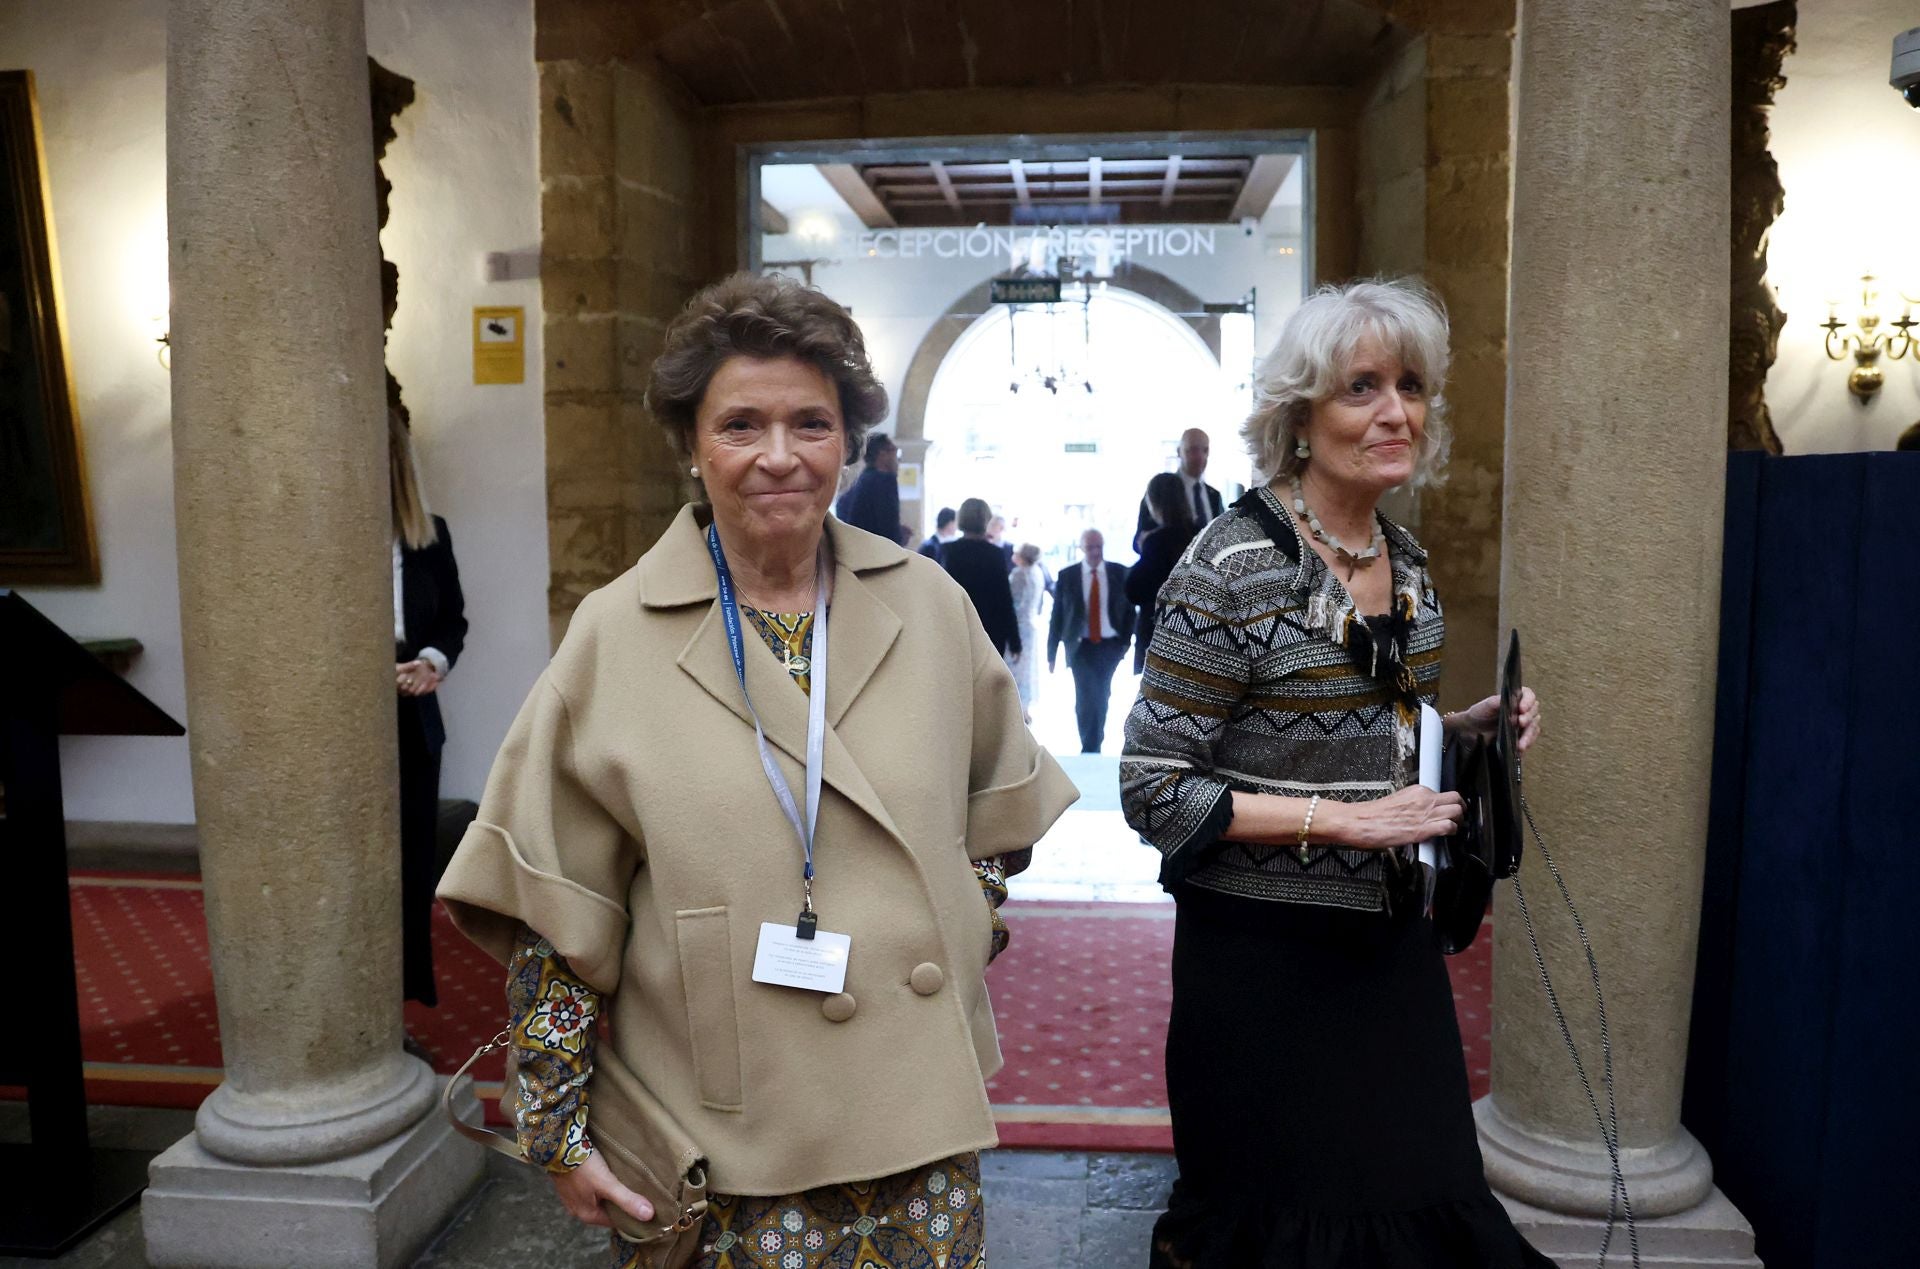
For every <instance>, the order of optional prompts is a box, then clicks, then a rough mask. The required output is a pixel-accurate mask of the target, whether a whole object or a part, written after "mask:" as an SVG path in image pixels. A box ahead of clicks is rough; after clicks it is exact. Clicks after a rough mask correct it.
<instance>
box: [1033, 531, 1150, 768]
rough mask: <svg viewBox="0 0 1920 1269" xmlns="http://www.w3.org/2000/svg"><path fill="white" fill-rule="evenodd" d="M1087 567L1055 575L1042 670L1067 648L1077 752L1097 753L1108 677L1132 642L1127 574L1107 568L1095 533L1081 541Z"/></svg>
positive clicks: (1110, 679) (1109, 683)
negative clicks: (1077, 727)
mask: <svg viewBox="0 0 1920 1269" xmlns="http://www.w3.org/2000/svg"><path fill="white" fill-rule="evenodd" d="M1080 550H1081V552H1082V553H1084V554H1085V555H1086V557H1087V558H1086V563H1084V564H1069V565H1067V566H1066V567H1065V568H1063V569H1061V570H1060V577H1059V579H1058V580H1057V581H1056V582H1055V583H1054V587H1053V624H1052V626H1051V627H1050V628H1049V629H1048V631H1047V669H1048V671H1049V672H1051V671H1052V669H1053V659H1054V654H1055V653H1056V652H1057V651H1059V648H1060V645H1061V644H1063V643H1064V644H1066V645H1067V668H1068V669H1070V670H1072V671H1073V712H1074V716H1075V717H1076V718H1077V719H1078V720H1079V723H1080V752H1081V753H1099V752H1100V741H1101V739H1102V738H1103V737H1105V735H1106V734H1107V701H1108V698H1110V697H1111V696H1112V695H1113V671H1114V667H1115V666H1117V665H1119V664H1120V660H1121V658H1122V657H1124V656H1126V654H1127V644H1128V643H1129V642H1130V641H1131V640H1132V638H1133V620H1134V615H1135V614H1134V609H1133V605H1132V604H1130V603H1128V602H1127V570H1126V569H1125V568H1123V567H1121V566H1120V565H1118V564H1111V563H1108V562H1107V560H1106V558H1105V554H1106V540H1105V539H1104V538H1103V537H1101V535H1100V530H1098V529H1088V530H1087V531H1086V532H1085V533H1083V534H1081V535H1080Z"/></svg>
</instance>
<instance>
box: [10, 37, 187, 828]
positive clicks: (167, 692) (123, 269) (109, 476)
mask: <svg viewBox="0 0 1920 1269" xmlns="http://www.w3.org/2000/svg"><path fill="white" fill-rule="evenodd" d="M0 50H4V52H0V60H4V61H5V63H6V65H7V67H8V68H9V69H13V68H22V67H24V68H26V69H29V70H31V71H33V73H34V78H35V81H36V87H37V89H38V96H39V102H40V119H41V129H42V133H43V136H44V139H45V143H46V149H45V158H46V170H47V182H48V185H49V188H50V194H49V197H50V199H51V201H52V204H53V227H54V236H55V246H56V249H57V251H58V255H59V266H60V272H61V275H62V278H61V280H62V283H63V290H64V297H65V305H64V311H65V316H66V323H67V338H68V347H67V355H68V358H69V361H70V363H71V365H72V370H73V382H74V391H75V395H76V404H77V407H78V410H79V415H80V424H81V435H82V440H83V443H84V444H85V446H86V454H87V468H88V483H89V486H90V492H91V498H92V503H93V520H94V529H95V532H96V533H97V534H98V537H99V542H100V577H101V581H100V585H99V586H97V587H83V586H61V587H45V586H42V587H28V588H22V591H21V593H22V594H24V595H25V596H26V597H27V599H28V600H29V601H30V602H31V603H32V604H33V605H34V606H35V607H37V608H39V609H40V610H41V611H42V612H44V613H46V614H47V616H49V617H50V618H52V619H53V620H54V621H55V622H57V623H59V625H60V626H61V627H62V628H64V629H65V630H67V631H68V633H70V634H73V635H75V636H77V637H80V638H107V637H121V636H130V637H132V638H136V639H139V640H140V641H141V642H142V643H143V644H145V645H146V651H145V653H144V654H143V655H142V656H141V657H140V658H139V659H138V660H136V661H135V662H134V665H133V669H132V671H131V672H130V674H129V675H128V677H129V679H130V680H131V681H132V683H133V685H134V686H135V687H137V688H139V689H140V690H141V691H142V692H144V693H146V694H147V696H149V697H151V698H152V699H153V701H154V702H155V703H156V704H158V705H159V706H160V707H161V708H162V709H164V710H166V711H167V712H168V713H170V714H172V715H173V716H174V717H175V718H177V719H180V720H181V721H182V722H184V721H186V677H185V673H184V671H183V669H182V663H181V650H180V587H179V581H178V577H177V575H176V572H175V569H174V546H173V540H174V539H173V437H172V433H171V431H170V424H171V413H170V410H169V405H168V393H169V386H168V379H167V372H166V371H165V370H164V369H162V368H161V366H160V363H159V360H158V358H157V357H156V355H155V354H156V352H157V351H158V346H157V345H156V344H155V343H154V339H155V338H156V337H157V336H159V335H160V334H162V333H163V332H164V331H165V330H166V328H167V222H166V178H167V168H166V149H165V140H164V136H163V124H164V119H165V114H166V57H167V49H166V4H165V0H69V3H66V4H61V5H54V4H50V3H44V2H42V0H31V2H25V3H21V2H16V3H10V4H6V5H4V6H0ZM62 764H63V774H64V792H65V794H66V805H67V814H68V816H69V817H70V818H73V819H85V820H146V821H153V822H162V823H181V822H185V821H188V820H191V819H192V818H193V789H192V776H191V773H190V769H189V764H188V757H187V742H186V741H185V740H181V739H160V738H133V737H126V738H104V737H103V738H93V737H78V738H74V739H70V740H67V741H65V742H63V744H62Z"/></svg>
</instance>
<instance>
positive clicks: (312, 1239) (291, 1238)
mask: <svg viewBox="0 0 1920 1269" xmlns="http://www.w3.org/2000/svg"><path fill="white" fill-rule="evenodd" d="M455 1105H456V1107H458V1109H459V1112H460V1116H461V1118H462V1119H465V1120H467V1121H468V1122H470V1123H478V1122H480V1103H479V1102H478V1101H476V1100H475V1099H474V1096H473V1091H472V1085H471V1083H468V1084H467V1086H466V1087H465V1088H464V1089H463V1090H462V1092H461V1094H460V1096H458V1097H457V1098H456V1101H455ZM485 1159H486V1152H485V1151H484V1150H482V1149H481V1148H480V1147H479V1146H477V1145H475V1144H474V1143H473V1142H470V1141H468V1140H466V1139H465V1138H464V1137H461V1136H459V1135H458V1134H457V1133H455V1132H454V1131H453V1127H452V1125H450V1124H448V1123H447V1122H446V1119H445V1117H444V1116H442V1115H441V1114H440V1113H439V1110H438V1109H437V1108H435V1109H434V1110H432V1111H430V1112H429V1113H427V1114H426V1115H423V1116H421V1117H420V1119H419V1120H417V1121H416V1122H415V1123H414V1124H413V1125H412V1126H410V1127H408V1128H406V1129H405V1130H403V1131H402V1132H401V1133H400V1134H399V1135H398V1136H396V1137H394V1138H392V1139H391V1140H388V1141H384V1142H382V1143H380V1144H379V1145H377V1146H375V1147H374V1148H372V1149H371V1150H365V1151H362V1152H361V1153H359V1154H353V1155H348V1156H347V1157H345V1158H341V1159H333V1160H330V1161H328V1162H326V1163H311V1164H302V1165H299V1166H295V1167H255V1166H248V1165H246V1164H239V1163H230V1162H228V1161H227V1160H225V1159H222V1158H219V1157H218V1156H216V1155H213V1154H210V1153H208V1152H207V1150H206V1149H204V1148H203V1147H202V1146H201V1145H200V1142H199V1139H198V1138H197V1136H193V1135H189V1136H186V1137H183V1138H181V1139H180V1140H179V1141H176V1142H175V1143H174V1144H173V1145H172V1146H171V1147H169V1148H168V1149H167V1151H166V1152H165V1153H164V1154H162V1155H161V1156H160V1157H159V1158H157V1159H155V1160H154V1161H153V1165H152V1168H151V1169H150V1174H149V1175H150V1177H151V1180H150V1183H149V1185H148V1187H147V1193H146V1197H145V1198H144V1199H143V1200H142V1201H141V1205H140V1221H141V1225H142V1226H143V1228H144V1229H145V1233H146V1244H147V1263H148V1264H150V1265H152V1266H153V1267H154V1269H250V1267H253V1266H259V1265H285V1264H300V1265H307V1266H314V1267H315V1269H323V1267H324V1269H333V1267H335V1266H337V1267H338V1269H375V1267H377V1269H395V1267H397V1266H401V1265H405V1264H408V1263H409V1262H411V1261H412V1260H413V1258H414V1257H415V1256H417V1255H418V1254H419V1252H420V1250H421V1249H422V1248H423V1247H425V1246H426V1245H427V1243H428V1242H429V1241H430V1240H431V1239H432V1238H433V1236H434V1235H435V1234H436V1233H438V1232H439V1230H440V1229H441V1227H442V1226H443V1225H444V1224H445V1223H446V1222H447V1220H448V1219H449V1218H450V1217H451V1216H452V1214H453V1212H454V1210H455V1209H456V1208H458V1207H459V1205H460V1204H461V1203H462V1202H463V1201H464V1200H465V1199H466V1197H467V1195H468V1194H469V1193H470V1192H471V1191H472V1189H473V1187H474V1186H475V1185H476V1184H478V1183H479V1181H480V1178H481V1175H482V1172H483V1171H484V1165H485Z"/></svg>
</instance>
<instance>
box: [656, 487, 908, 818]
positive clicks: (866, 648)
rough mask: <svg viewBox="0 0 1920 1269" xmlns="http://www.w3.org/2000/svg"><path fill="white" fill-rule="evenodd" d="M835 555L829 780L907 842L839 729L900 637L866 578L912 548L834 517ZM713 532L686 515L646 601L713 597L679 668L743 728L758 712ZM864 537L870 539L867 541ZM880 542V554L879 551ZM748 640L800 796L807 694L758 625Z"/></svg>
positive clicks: (764, 704) (763, 702)
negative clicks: (720, 597)
mask: <svg viewBox="0 0 1920 1269" xmlns="http://www.w3.org/2000/svg"><path fill="white" fill-rule="evenodd" d="M828 526H829V533H830V535H831V541H832V546H833V551H834V557H835V565H834V594H833V599H832V601H831V608H830V611H829V614H828V645H829V652H828V656H829V662H828V667H827V736H826V743H825V745H824V747H823V758H824V766H823V768H822V770H821V780H822V782H823V783H825V784H827V785H830V786H832V787H833V788H834V789H836V790H837V791H838V792H839V793H840V794H841V795H842V796H844V797H846V798H847V800H848V801H850V802H852V803H853V804H854V805H855V806H857V807H859V808H860V809H861V810H862V811H864V812H865V813H866V814H867V815H869V816H871V817H872V818H873V819H874V820H875V821H876V822H877V823H878V824H880V826H881V827H882V828H884V829H886V831H887V832H888V833H890V834H892V835H893V836H894V837H895V838H896V839H897V840H900V841H901V842H902V844H903V845H904V844H905V841H904V839H903V838H901V837H900V832H899V829H898V828H897V826H896V825H895V824H894V821H893V817H892V816H891V815H890V814H889V813H888V811H887V808H886V805H885V804H884V803H882V802H881V800H880V795H879V794H878V793H876V792H875V791H874V788H873V785H872V784H871V783H869V782H868V780H867V777H866V775H865V773H863V772H862V771H861V770H860V766H859V764H858V763H857V762H856V761H855V760H854V757H853V755H852V753H851V752H849V751H848V749H847V747H846V745H845V743H844V742H843V741H842V739H841V738H840V735H839V733H838V731H837V730H836V728H837V727H838V725H839V723H840V720H841V719H842V718H844V717H845V716H846V713H847V711H848V709H850V708H851V707H852V705H853V702H854V701H855V700H856V699H857V698H858V697H859V696H860V694H861V692H862V691H863V690H864V689H865V688H866V686H867V683H868V682H869V681H870V680H871V679H872V677H873V675H874V673H875V672H876V671H877V670H878V669H879V667H880V663H881V662H882V661H883V660H884V659H885V658H886V655H887V653H888V651H889V650H890V649H891V648H892V647H893V644H894V641H895V640H896V639H898V638H899V635H900V630H901V621H900V618H899V616H898V615H897V614H895V613H894V612H893V610H892V609H890V608H888V607H887V606H886V605H885V604H884V603H882V602H881V601H880V599H879V598H878V597H877V596H876V595H874V594H873V592H872V591H871V590H870V589H869V588H868V587H867V585H866V583H864V582H863V581H862V580H861V579H860V573H861V572H864V571H869V570H870V569H872V568H885V567H891V566H893V565H894V564H898V563H904V562H905V561H906V558H907V556H906V553H905V552H904V551H902V550H901V549H900V548H898V547H896V546H893V545H892V544H891V543H887V542H884V541H882V540H881V539H879V538H875V537H873V535H872V534H865V533H855V532H853V531H850V530H848V529H846V528H845V527H843V526H840V525H838V524H837V523H836V522H834V521H832V520H829V521H828ZM704 532H705V530H704V529H702V528H701V527H700V526H699V525H698V524H697V523H695V521H694V519H693V516H692V512H691V509H690V508H686V509H683V510H682V511H681V515H680V518H679V519H678V520H676V521H675V522H674V524H673V526H672V527H671V528H669V529H668V531H667V533H666V534H665V535H663V536H662V538H661V540H660V542H659V544H658V545H657V546H656V547H655V548H654V550H653V551H650V552H648V559H647V561H646V563H647V565H648V567H647V571H646V577H645V578H644V579H643V586H642V602H644V603H646V604H647V605H648V606H649V607H668V606H681V605H685V604H692V603H700V602H703V601H704V602H705V603H706V605H707V612H706V614H705V616H703V617H702V618H701V621H700V624H699V626H698V628H696V629H695V631H694V633H693V637H692V638H691V639H689V640H688V641H687V644H686V646H685V647H684V648H683V649H681V652H680V656H679V658H678V664H679V666H680V668H681V669H682V670H683V671H685V672H686V673H687V674H688V675H690V676H692V678H693V679H694V680H695V681H696V682H697V683H699V684H700V686H701V687H702V688H704V689H705V690H706V692H707V694H708V695H710V696H712V697H713V699H714V700H716V701H717V702H719V703H720V704H721V705H723V706H725V707H726V709H728V710H729V711H730V712H731V713H732V714H733V715H734V716H735V717H736V718H737V719H738V720H739V721H740V725H741V726H744V727H747V728H749V729H750V728H752V726H753V718H752V715H750V714H749V713H748V712H747V707H746V702H745V701H743V700H742V699H741V696H740V680H739V678H738V676H737V675H736V674H735V673H734V669H733V654H732V651H731V650H730V649H729V648H728V646H727V628H726V623H725V621H724V619H723V618H722V617H721V615H720V611H719V609H718V607H716V606H715V605H714V603H713V600H714V598H715V597H716V594H717V591H718V587H717V585H716V583H715V581H714V576H713V561H712V559H711V558H710V557H709V556H708V554H707V548H706V542H705V540H704V538H703V536H702V535H703V534H704ZM861 539H864V541H861ZM876 547H877V548H879V549H878V550H876V549H875V548H876ZM741 633H742V635H743V636H744V637H745V641H746V649H745V650H746V668H747V690H748V691H749V692H751V693H752V694H753V706H754V710H755V712H757V713H758V714H759V715H760V726H761V729H762V730H763V731H764V732H765V733H766V737H767V741H768V743H770V744H772V745H773V746H775V747H776V748H778V749H779V750H780V751H782V752H783V753H785V754H786V755H787V757H788V758H789V759H791V761H792V763H793V767H794V768H798V770H794V769H793V768H790V769H789V778H790V779H792V781H793V791H794V796H795V799H796V800H799V799H801V798H803V797H804V786H803V784H802V779H801V777H802V773H803V772H804V771H805V766H806V760H807V697H806V694H805V693H803V692H801V691H800V690H799V689H798V688H797V687H795V686H794V684H793V680H792V679H791V678H789V677H788V675H787V673H786V671H785V669H783V668H782V667H781V665H780V663H779V661H777V660H776V659H775V658H774V657H773V656H772V655H771V654H770V653H769V652H768V651H767V649H766V648H765V647H764V646H763V645H762V644H761V642H760V638H759V636H758V635H757V634H755V633H754V632H753V631H752V630H751V629H743V630H742V632H741Z"/></svg>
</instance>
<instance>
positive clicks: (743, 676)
mask: <svg viewBox="0 0 1920 1269" xmlns="http://www.w3.org/2000/svg"><path fill="white" fill-rule="evenodd" d="M707 552H708V554H710V555H712V556H713V573H714V577H715V578H716V579H717V580H718V582H719V585H720V618H721V621H722V622H724V623H725V625H726V628H727V648H728V650H729V651H731V652H732V653H733V673H734V675H735V677H737V678H738V679H739V680H740V697H741V699H742V700H744V701H745V702H746V704H747V716H748V717H750V718H752V719H753V737H754V740H755V741H757V742H758V743H759V746H760V766H761V768H762V769H763V770H765V771H766V773H767V783H768V784H769V785H770V786H772V788H773V797H774V800H775V801H777V802H778V803H779V804H780V810H781V812H782V813H784V814H785V815H786V817H787V822H788V823H790V824H792V825H793V832H794V835H795V836H796V837H798V838H799V839H800V849H801V851H802V852H803V854H804V855H805V857H806V866H805V868H804V869H803V870H802V872H801V874H800V879H801V883H802V884H803V885H804V887H805V889H806V907H805V908H804V909H802V910H801V913H800V921H799V924H798V927H797V928H798V932H799V936H800V937H801V938H809V939H810V938H812V937H813V932H814V928H815V918H814V913H813V842H814V833H815V830H816V828H817V826H818V825H819V823H820V773H821V768H822V767H823V766H824V765H825V764H824V762H823V760H822V755H823V753H824V752H825V749H826V736H827V577H828V568H829V561H828V559H827V547H826V542H825V541H824V540H822V542H821V544H820V556H819V559H818V560H817V561H816V563H815V572H816V573H817V574H818V578H819V585H818V590H817V592H816V594H815V597H814V601H813V653H812V657H811V666H810V669H809V672H808V679H809V684H808V693H807V697H808V699H807V815H806V818H805V819H804V820H803V819H801V818H800V808H799V807H798V806H797V805H796V804H795V803H794V799H793V786H791V785H789V784H788V783H787V776H786V773H785V772H783V771H781V770H780V764H779V763H778V762H775V761H774V758H773V749H772V747H771V746H769V745H768V744H767V733H766V732H765V731H764V730H763V729H762V728H761V726H760V714H759V711H757V710H755V709H754V707H753V696H752V695H751V694H750V693H749V692H748V691H747V643H746V637H745V635H744V634H742V632H741V629H740V605H739V602H738V601H737V600H736V599H735V597H734V590H733V574H732V572H731V571H729V570H728V568H727V555H726V552H725V551H723V550H721V549H720V533H719V530H717V529H716V528H714V527H713V526H712V525H708V526H707Z"/></svg>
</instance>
